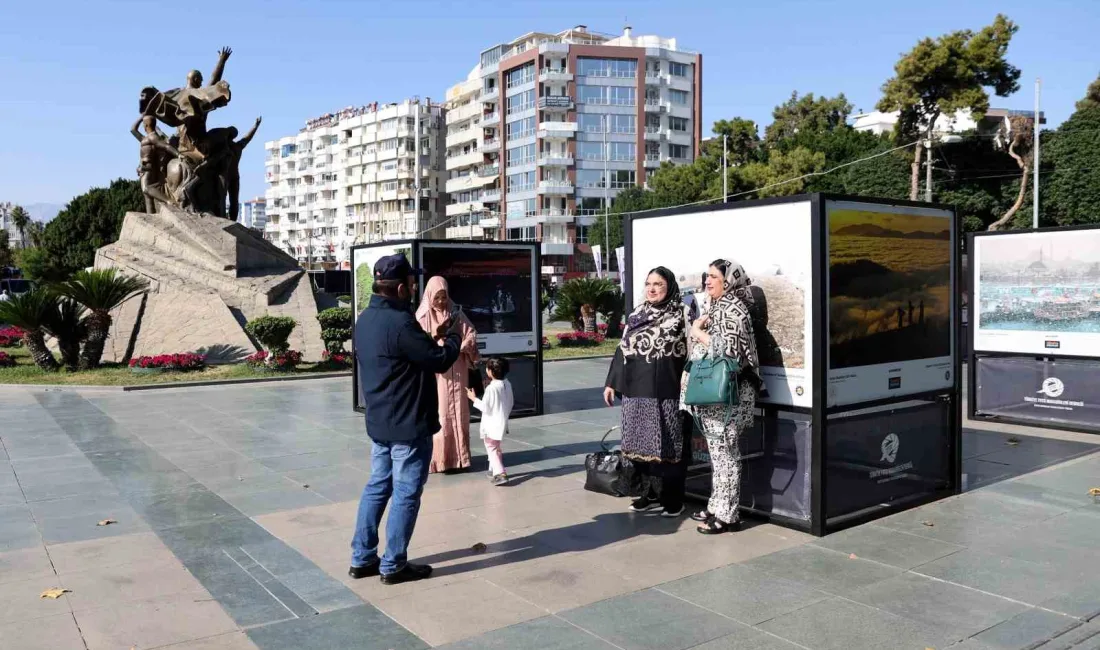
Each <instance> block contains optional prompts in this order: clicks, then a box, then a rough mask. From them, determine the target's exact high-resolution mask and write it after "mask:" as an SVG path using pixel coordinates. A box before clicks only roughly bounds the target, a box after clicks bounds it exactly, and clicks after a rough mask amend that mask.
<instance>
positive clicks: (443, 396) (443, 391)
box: [428, 356, 470, 473]
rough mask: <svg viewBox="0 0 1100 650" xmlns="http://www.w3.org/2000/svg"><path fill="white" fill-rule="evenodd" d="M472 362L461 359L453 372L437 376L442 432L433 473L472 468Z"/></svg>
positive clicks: (437, 435)
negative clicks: (470, 396)
mask: <svg viewBox="0 0 1100 650" xmlns="http://www.w3.org/2000/svg"><path fill="white" fill-rule="evenodd" d="M468 371H469V363H468V362H467V360H466V357H465V356H459V358H458V361H455V363H454V365H453V366H451V368H450V370H447V371H446V372H443V373H440V374H438V375H436V378H435V380H436V388H437V395H438V397H439V424H440V429H439V433H437V434H435V445H434V447H433V448H432V463H431V465H430V466H429V467H428V471H429V472H433V473H435V472H445V471H447V470H452V469H464V468H466V467H469V466H470V399H469V398H468V397H467V396H466V387H467V385H468V384H469V382H470V377H469V372H468Z"/></svg>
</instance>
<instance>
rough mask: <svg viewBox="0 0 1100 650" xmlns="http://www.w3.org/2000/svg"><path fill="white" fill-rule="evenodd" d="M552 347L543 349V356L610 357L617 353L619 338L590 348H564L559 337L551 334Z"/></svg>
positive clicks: (559, 357) (545, 357)
mask: <svg viewBox="0 0 1100 650" xmlns="http://www.w3.org/2000/svg"><path fill="white" fill-rule="evenodd" d="M549 338H550V349H549V350H543V351H542V358H543V359H546V360H550V359H583V358H585V357H609V356H611V355H613V354H615V348H616V347H618V345H619V339H608V340H606V341H604V342H603V343H600V344H599V345H595V346H592V347H588V348H563V347H560V346H559V345H558V341H557V339H555V338H554V337H553V336H550V337H549Z"/></svg>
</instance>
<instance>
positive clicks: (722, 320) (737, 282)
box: [709, 260, 760, 368]
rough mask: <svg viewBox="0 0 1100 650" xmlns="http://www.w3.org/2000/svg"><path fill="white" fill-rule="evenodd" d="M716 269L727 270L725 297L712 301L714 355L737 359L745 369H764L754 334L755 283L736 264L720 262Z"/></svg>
mask: <svg viewBox="0 0 1100 650" xmlns="http://www.w3.org/2000/svg"><path fill="white" fill-rule="evenodd" d="M712 266H714V267H715V268H721V267H725V269H726V275H725V279H724V280H723V283H722V297H721V298H719V299H718V300H714V301H711V304H710V311H709V316H710V320H711V330H710V334H711V353H712V354H725V355H727V356H730V357H733V358H735V359H737V360H738V361H739V362H740V363H741V366H742V367H743V368H744V367H749V368H758V367H760V357H759V356H758V355H757V353H756V338H755V336H754V335H753V331H752V313H751V311H750V309H751V307H752V305H753V303H754V302H755V300H754V299H753V297H752V291H751V290H750V289H749V287H750V286H752V280H751V279H749V276H748V274H747V273H745V268H744V267H743V266H741V265H740V264H738V263H737V262H734V261H732V260H719V261H718V262H717V263H715V264H713V265H712Z"/></svg>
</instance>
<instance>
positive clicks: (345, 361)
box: [321, 350, 351, 368]
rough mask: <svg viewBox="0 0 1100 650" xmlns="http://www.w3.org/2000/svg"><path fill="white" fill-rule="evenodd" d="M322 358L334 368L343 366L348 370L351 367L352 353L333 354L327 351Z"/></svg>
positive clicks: (322, 354)
mask: <svg viewBox="0 0 1100 650" xmlns="http://www.w3.org/2000/svg"><path fill="white" fill-rule="evenodd" d="M321 358H322V359H324V360H325V361H327V362H328V363H330V364H332V365H334V366H341V367H345V368H346V367H348V366H350V365H351V353H350V352H336V353H331V352H329V351H328V350H325V351H324V352H322V353H321Z"/></svg>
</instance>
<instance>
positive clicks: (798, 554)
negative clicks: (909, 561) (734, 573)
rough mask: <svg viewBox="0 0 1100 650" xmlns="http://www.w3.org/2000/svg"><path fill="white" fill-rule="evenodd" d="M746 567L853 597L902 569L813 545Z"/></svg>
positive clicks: (767, 558) (898, 573) (774, 555)
mask: <svg viewBox="0 0 1100 650" xmlns="http://www.w3.org/2000/svg"><path fill="white" fill-rule="evenodd" d="M745 565H746V566H748V567H751V568H754V569H758V570H760V571H764V572H767V573H770V574H771V575H774V576H778V577H781V578H787V579H788V580H794V581H796V582H801V583H803V584H805V585H807V586H809V587H813V588H815V589H818V590H821V591H824V592H827V593H830V594H836V595H839V596H849V595H850V594H852V593H853V592H856V591H857V590H859V589H861V588H864V587H866V586H868V585H873V584H875V583H879V582H882V581H884V580H888V579H890V578H894V577H896V576H899V575H900V574H901V573H902V570H901V569H898V568H896V567H891V566H887V565H885V564H879V563H876V562H869V561H867V560H863V559H859V558H856V559H851V558H850V557H849V556H847V555H845V554H843V553H837V552H836V551H830V550H827V549H823V548H819V547H817V546H814V545H812V544H810V545H805V546H799V547H795V548H791V549H787V550H785V551H779V552H777V553H771V554H769V555H764V556H763V557H759V558H756V559H754V560H749V561H748V562H746V563H745Z"/></svg>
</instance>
